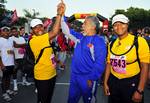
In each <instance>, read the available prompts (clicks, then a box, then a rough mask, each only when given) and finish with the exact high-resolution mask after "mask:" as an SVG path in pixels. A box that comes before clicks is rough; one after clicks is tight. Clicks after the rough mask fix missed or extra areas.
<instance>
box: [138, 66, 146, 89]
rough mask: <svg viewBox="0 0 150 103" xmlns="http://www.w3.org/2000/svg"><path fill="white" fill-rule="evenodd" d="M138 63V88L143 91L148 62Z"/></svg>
mask: <svg viewBox="0 0 150 103" xmlns="http://www.w3.org/2000/svg"><path fill="white" fill-rule="evenodd" d="M140 64H141V74H140V82H139V85H138V89H139V90H141V91H143V90H144V87H145V84H146V81H147V77H148V63H140Z"/></svg>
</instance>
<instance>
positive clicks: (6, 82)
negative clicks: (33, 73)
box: [2, 66, 14, 93]
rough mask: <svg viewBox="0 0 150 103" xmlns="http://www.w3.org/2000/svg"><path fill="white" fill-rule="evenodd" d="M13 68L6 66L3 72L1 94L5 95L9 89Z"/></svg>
mask: <svg viewBox="0 0 150 103" xmlns="http://www.w3.org/2000/svg"><path fill="white" fill-rule="evenodd" d="M13 69H14V66H6V67H5V68H4V69H3V70H2V71H3V77H2V92H3V93H6V90H8V89H9V87H10V78H11V75H12V74H13Z"/></svg>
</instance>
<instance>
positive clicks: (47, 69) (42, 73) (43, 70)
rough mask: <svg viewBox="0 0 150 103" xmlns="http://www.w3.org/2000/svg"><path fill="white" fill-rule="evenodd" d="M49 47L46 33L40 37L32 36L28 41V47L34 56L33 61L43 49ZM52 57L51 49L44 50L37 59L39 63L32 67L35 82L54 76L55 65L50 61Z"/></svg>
mask: <svg viewBox="0 0 150 103" xmlns="http://www.w3.org/2000/svg"><path fill="white" fill-rule="evenodd" d="M47 46H50V43H49V35H48V33H46V34H43V35H41V36H35V35H34V36H33V37H32V39H31V40H30V47H31V49H32V51H33V54H34V56H35V60H36V59H37V58H38V55H39V53H40V51H41V49H43V48H44V47H47ZM53 57H54V53H53V49H52V48H46V49H44V52H43V54H42V56H41V58H40V59H39V62H38V63H37V64H36V65H35V66H34V77H35V79H37V80H48V79H51V78H53V77H54V76H56V69H55V63H54V62H53V61H52V59H53Z"/></svg>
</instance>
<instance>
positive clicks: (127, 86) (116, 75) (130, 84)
mask: <svg viewBox="0 0 150 103" xmlns="http://www.w3.org/2000/svg"><path fill="white" fill-rule="evenodd" d="M128 24H129V19H128V18H127V17H126V16H125V15H123V14H118V15H116V16H114V17H113V19H112V25H113V30H114V31H115V33H116V34H117V35H118V38H117V39H116V40H115V41H114V43H113V45H112V44H111V43H110V45H109V47H108V57H107V66H106V71H105V77H104V92H105V95H107V96H109V98H108V102H109V103H133V102H138V103H143V91H144V86H145V83H146V80H147V75H148V74H147V73H148V63H149V59H150V58H149V47H148V44H147V43H146V40H145V39H144V38H142V37H138V38H137V39H136V37H135V36H133V35H131V34H129V33H128ZM136 42H138V51H136V50H137V49H136V46H135V43H136ZM143 48H144V49H143ZM137 54H138V55H137ZM138 58H139V60H138Z"/></svg>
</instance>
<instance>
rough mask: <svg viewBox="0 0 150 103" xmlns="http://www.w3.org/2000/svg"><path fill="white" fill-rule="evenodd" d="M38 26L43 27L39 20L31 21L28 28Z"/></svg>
mask: <svg viewBox="0 0 150 103" xmlns="http://www.w3.org/2000/svg"><path fill="white" fill-rule="evenodd" d="M39 24H41V25H43V22H42V21H41V20H40V19H32V20H31V23H30V26H31V27H32V28H33V27H35V26H37V25H39Z"/></svg>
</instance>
